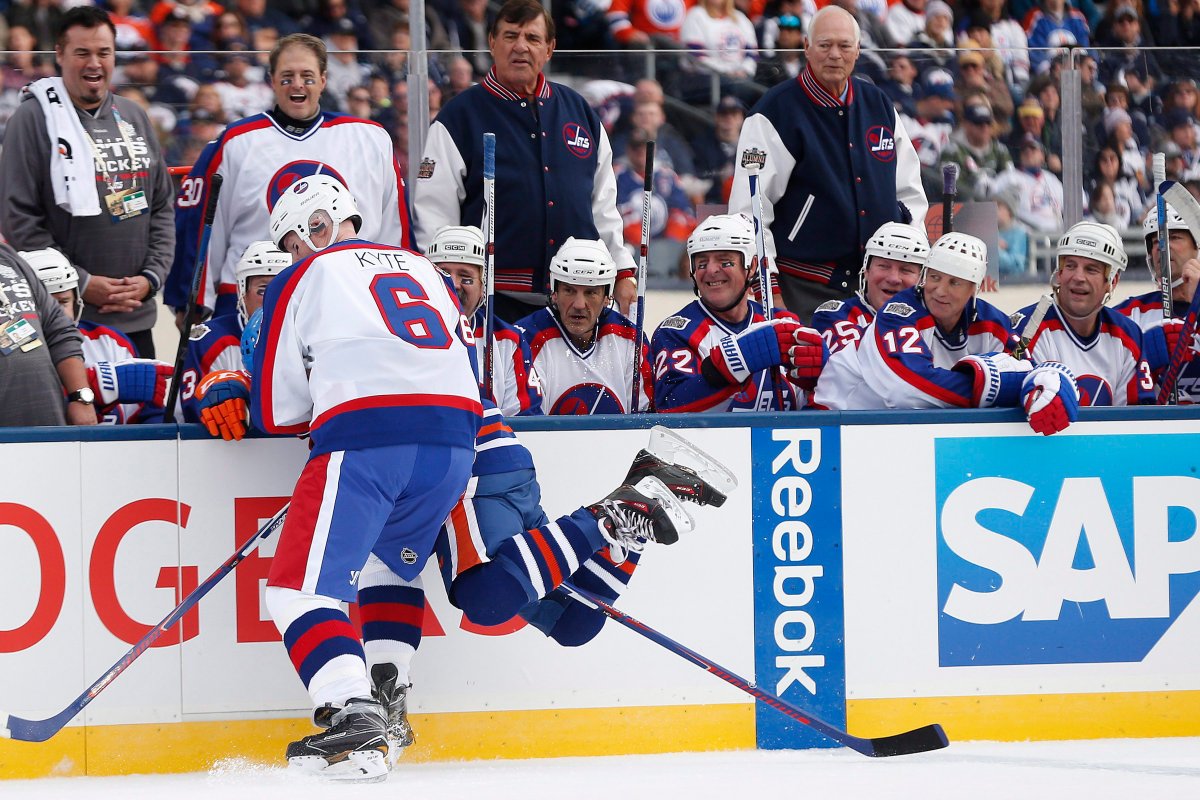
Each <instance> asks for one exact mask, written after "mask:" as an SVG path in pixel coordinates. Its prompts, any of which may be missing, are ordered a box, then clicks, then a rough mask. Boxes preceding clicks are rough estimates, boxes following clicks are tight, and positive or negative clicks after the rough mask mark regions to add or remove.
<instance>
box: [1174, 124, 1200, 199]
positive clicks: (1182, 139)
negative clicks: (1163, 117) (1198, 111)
mask: <svg viewBox="0 0 1200 800" xmlns="http://www.w3.org/2000/svg"><path fill="white" fill-rule="evenodd" d="M1167 135H1168V136H1169V137H1170V141H1171V142H1174V143H1175V145H1176V146H1177V147H1178V148H1179V150H1180V152H1181V153H1182V154H1183V172H1182V174H1181V175H1180V179H1181V180H1184V181H1190V180H1195V179H1197V178H1200V149H1198V148H1197V135H1196V124H1195V120H1193V119H1192V118H1191V117H1190V116H1188V114H1187V112H1185V111H1182V110H1180V109H1176V110H1175V111H1172V112H1171V115H1170V117H1168V119H1167Z"/></svg>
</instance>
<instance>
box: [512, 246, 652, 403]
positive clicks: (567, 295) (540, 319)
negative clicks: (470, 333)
mask: <svg viewBox="0 0 1200 800" xmlns="http://www.w3.org/2000/svg"><path fill="white" fill-rule="evenodd" d="M616 281H617V265H616V262H614V261H613V258H612V255H611V254H610V253H609V252H608V248H607V247H605V246H604V244H603V243H602V242H600V241H599V240H595V239H576V238H575V237H570V238H568V239H567V241H565V242H563V245H562V247H560V248H559V249H558V252H557V253H555V254H554V258H552V259H551V260H550V304H549V305H548V306H547V307H546V308H543V309H541V310H539V311H535V312H534V313H532V314H530V315H529V316H527V317H525V318H524V319H521V320H519V321H518V322H517V328H519V329H520V330H521V331H522V332H523V333H524V334H525V339H526V341H528V342H529V349H530V352H531V353H532V355H533V369H534V372H536V373H537V381H538V384H539V385H540V386H541V387H542V398H543V402H542V410H543V411H544V412H545V413H547V414H624V413H626V412H628V411H629V408H628V406H629V401H630V397H631V396H632V391H633V383H632V382H633V380H634V379H635V378H634V375H633V361H634V353H635V348H636V349H637V351H638V352H640V356H639V359H638V365H639V367H638V373H639V374H638V376H637V379H638V380H641V381H642V391H641V400H640V405H639V407H638V408H637V409H634V410H636V411H645V410H647V409H648V408H649V407H650V404H651V403H652V402H653V395H652V392H653V386H652V385H651V382H650V362H649V360H648V355H647V354H648V352H649V347H648V345H647V342H646V339H645V337H644V336H643V337H642V341H640V342H637V343H636V344H635V342H634V340H635V338H636V337H637V327H636V326H635V325H634V324H633V323H632V322H630V321H629V320H628V319H627V318H626V317H624V316H622V314H621V312H619V311H617V310H616V309H615V308H613V307H612V302H613V287H614V286H615V285H616Z"/></svg>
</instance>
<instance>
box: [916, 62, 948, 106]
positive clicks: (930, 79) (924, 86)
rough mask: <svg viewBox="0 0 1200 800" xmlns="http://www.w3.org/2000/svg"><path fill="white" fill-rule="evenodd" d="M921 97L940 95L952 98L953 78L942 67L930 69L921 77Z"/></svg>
mask: <svg viewBox="0 0 1200 800" xmlns="http://www.w3.org/2000/svg"><path fill="white" fill-rule="evenodd" d="M921 97H922V98H925V97H940V98H942V99H943V100H954V78H952V77H950V73H949V72H946V71H945V70H944V69H931V70H929V72H927V73H925V77H924V78H922V79H921Z"/></svg>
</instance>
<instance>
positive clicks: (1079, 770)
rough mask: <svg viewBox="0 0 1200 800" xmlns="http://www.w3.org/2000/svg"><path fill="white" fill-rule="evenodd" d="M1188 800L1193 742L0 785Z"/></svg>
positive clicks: (89, 794)
mask: <svg viewBox="0 0 1200 800" xmlns="http://www.w3.org/2000/svg"><path fill="white" fill-rule="evenodd" d="M385 796H386V797H393V798H403V799H404V800H424V799H429V800H440V799H441V798H447V799H449V798H454V799H455V800H458V799H460V798H461V799H463V800H502V799H504V798H514V800H516V799H517V798H519V800H537V799H538V798H563V799H564V800H640V798H647V800H649V799H650V798H653V799H654V800H673V798H687V800H696V799H697V798H701V799H702V798H714V799H715V798H722V799H723V800H724V799H725V798H728V799H729V800H735V799H737V800H741V799H742V798H745V799H746V800H752V799H753V800H757V799H758V798H764V800H765V798H773V797H779V798H788V799H789V800H791V798H796V800H800V799H801V798H804V799H805V800H807V799H808V798H812V799H813V800H858V798H864V799H866V798H871V799H872V800H873V799H874V798H889V800H890V799H892V798H898V799H900V800H907V799H908V798H918V799H919V800H943V799H944V800H1042V799H1043V798H1047V799H1053V800H1072V799H1073V798H1086V800H1108V799H1109V798H1112V799H1113V800H1118V799H1119V800H1175V799H1176V798H1179V800H1196V798H1200V739H1112V740H1097V741H1089V742H1023V743H993V742H954V743H951V745H950V747H949V748H948V749H946V750H940V751H938V752H935V753H926V754H922V755H919V756H905V757H903V758H894V759H870V758H866V757H863V756H860V755H858V754H856V753H853V752H851V751H848V750H807V751H782V752H780V751H776V752H758V751H745V752H725V753H686V754H676V755H659V756H623V757H604V758H560V759H539V760H530V761H471V762H455V763H445V762H442V763H432V764H415V763H414V764H405V763H404V762H403V761H402V762H401V763H400V765H399V766H398V767H397V768H396V771H394V772H393V773H392V775H391V778H390V779H389V780H388V781H386V782H385V783H382V784H373V785H364V784H357V785H331V784H328V783H323V782H320V781H317V780H314V779H311V778H307V777H305V776H301V775H296V774H294V773H289V772H287V771H286V770H284V769H283V768H273V767H263V766H259V765H254V764H248V763H245V762H241V761H238V760H237V759H229V760H226V761H223V762H221V763H219V764H216V765H214V767H213V768H212V769H211V770H209V771H208V772H207V773H193V774H188V775H137V776H127V777H115V778H51V779H46V780H38V781H0V797H3V798H4V799H5V800H17V799H18V798H19V799H20V800H25V799H26V798H47V799H49V798H54V799H55V800H59V798H64V797H80V798H87V800H137V799H139V798H147V800H149V799H150V798H153V800H163V798H170V800H271V799H272V798H277V797H278V798H287V800H331V798H340V797H354V798H359V797H385Z"/></svg>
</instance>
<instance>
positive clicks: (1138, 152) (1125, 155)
mask: <svg viewBox="0 0 1200 800" xmlns="http://www.w3.org/2000/svg"><path fill="white" fill-rule="evenodd" d="M1104 132H1105V134H1106V138H1105V141H1106V142H1107V144H1108V146H1109V147H1111V148H1112V149H1113V150H1115V151H1117V154H1118V155H1120V157H1121V172H1122V173H1123V174H1126V175H1132V176H1133V177H1134V179H1135V180H1136V181H1137V183H1138V188H1139V189H1140V190H1141V192H1142V194H1143V195H1144V194H1146V193H1147V192H1149V191H1150V188H1151V187H1150V181H1149V180H1148V179H1147V176H1146V151H1145V150H1144V149H1143V148H1142V147H1141V146H1140V145H1139V144H1138V141H1137V139H1135V138H1134V136H1133V121H1132V119H1131V118H1130V116H1129V114H1128V113H1126V112H1125V111H1122V110H1121V109H1119V108H1113V109H1108V110H1106V111H1105V112H1104Z"/></svg>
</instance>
